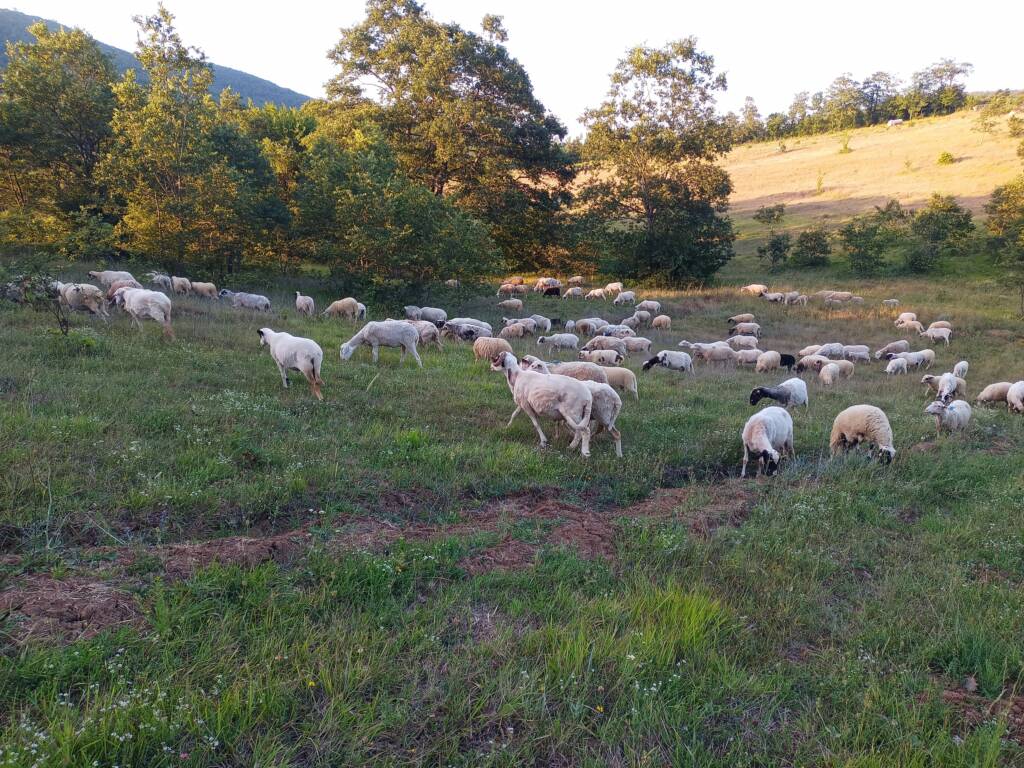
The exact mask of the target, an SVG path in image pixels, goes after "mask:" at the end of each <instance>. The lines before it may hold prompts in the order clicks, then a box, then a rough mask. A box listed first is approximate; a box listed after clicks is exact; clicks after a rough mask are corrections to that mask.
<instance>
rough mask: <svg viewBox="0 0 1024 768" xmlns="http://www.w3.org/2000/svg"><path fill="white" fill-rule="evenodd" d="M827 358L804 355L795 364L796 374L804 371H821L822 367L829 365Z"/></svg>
mask: <svg viewBox="0 0 1024 768" xmlns="http://www.w3.org/2000/svg"><path fill="white" fill-rule="evenodd" d="M829 362H830V361H829V359H828V358H827V357H822V356H821V355H805V356H803V357H801V358H800V361H799V362H798V363H797V364H796V372H797V373H803V372H804V371H814V372H815V373H817V372H818V371H820V370H821V369H822V367H823V366H826V365H828V364H829Z"/></svg>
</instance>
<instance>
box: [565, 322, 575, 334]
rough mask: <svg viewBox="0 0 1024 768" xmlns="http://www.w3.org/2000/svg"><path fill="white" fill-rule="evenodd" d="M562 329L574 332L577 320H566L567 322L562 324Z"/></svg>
mask: <svg viewBox="0 0 1024 768" xmlns="http://www.w3.org/2000/svg"><path fill="white" fill-rule="evenodd" d="M562 330H563V331H565V332H566V333H572V332H573V331H575V330H576V321H575V320H566V321H565V323H564V324H563V325H562Z"/></svg>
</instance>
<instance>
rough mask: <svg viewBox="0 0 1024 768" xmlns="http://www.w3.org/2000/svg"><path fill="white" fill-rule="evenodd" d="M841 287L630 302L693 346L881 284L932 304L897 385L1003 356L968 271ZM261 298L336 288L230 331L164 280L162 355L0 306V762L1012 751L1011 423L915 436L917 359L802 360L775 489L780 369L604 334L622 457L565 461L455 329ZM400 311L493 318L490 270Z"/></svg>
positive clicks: (1017, 496)
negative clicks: (825, 369) (929, 336)
mask: <svg viewBox="0 0 1024 768" xmlns="http://www.w3.org/2000/svg"><path fill="white" fill-rule="evenodd" d="M86 268H88V267H87V266H86V265H83V266H82V267H81V268H80V269H81V271H78V270H77V269H76V274H77V276H79V277H80V276H81V275H83V274H84V270H85V269H86ZM141 271H142V269H141V268H140V269H138V270H137V272H141ZM69 276H70V275H69ZM847 285H848V287H850V288H851V289H852V290H856V291H857V292H858V293H860V294H862V295H863V296H864V297H865V298H866V303H865V305H864V306H863V307H853V308H852V312H842V313H830V312H828V311H826V310H824V309H822V308H821V307H815V306H811V307H782V306H778V305H766V304H764V303H763V302H761V301H759V300H756V299H753V298H749V297H740V296H738V295H737V294H736V292H735V291H734V290H727V289H721V290H714V291H705V292H699V293H698V292H688V293H667V294H664V295H659V296H657V297H652V298H659V299H661V300H662V301H663V302H664V307H665V310H666V311H667V313H668V314H669V315H671V317H672V318H673V323H674V328H673V330H672V332H666V333H651V334H650V336H651V338H652V339H653V340H654V342H655V348H656V349H661V348H675V345H676V344H677V342H678V341H679V340H680V339H681V338H690V339H707V338H720V337H721V336H723V335H724V332H725V327H726V326H725V318H726V317H728V316H729V315H731V314H734V313H736V312H740V311H752V312H755V313H757V315H758V319H759V320H760V321H761V323H762V325H763V328H764V341H763V347H764V348H774V349H778V350H781V351H789V352H792V351H794V350H796V349H798V348H799V347H801V346H803V345H805V344H808V343H811V342H815V341H817V342H822V341H830V340H834V339H838V340H842V341H846V342H851V343H852V342H863V343H867V344H871V345H872V346H877V345H879V344H881V343H884V342H887V341H889V340H891V339H893V338H895V337H897V335H898V334H897V333H896V332H895V331H894V329H893V326H892V315H891V313H888V312H883V311H880V310H879V308H878V307H879V301H880V299H882V298H886V297H889V296H898V297H900V298H901V299H902V300H903V303H904V306H903V308H905V309H914V310H916V311H917V312H918V313H920V315H921V316H922V318H923V319H925V320H926V321H929V320H932V319H936V318H938V317H948V318H950V319H952V321H953V322H954V323H955V325H956V329H957V331H956V335H955V337H954V340H953V342H952V344H951V346H949V347H939V348H938V349H937V350H936V351H937V355H938V359H937V362H936V365H935V367H934V371H933V372H936V373H937V372H941V371H944V370H947V369H949V368H950V367H951V366H952V365H953V364H954V363H955V362H956V361H957V360H959V359H961V358H966V359H968V360H969V361H970V363H971V369H970V373H969V375H968V381H969V391H970V394H971V395H975V394H977V392H978V391H979V389H980V388H981V386H982V385H984V384H986V383H988V382H990V381H996V380H1002V379H1007V378H1009V379H1011V380H1012V379H1015V378H1017V377H1019V376H1020V365H1019V358H1020V350H1021V338H1020V334H1019V330H1018V329H1019V323H1018V321H1017V320H1016V319H1015V318H1014V316H1013V309H1014V302H1015V297H1014V296H1012V295H1010V294H1009V293H1008V292H1006V291H1004V290H1002V289H1001V288H1000V286H998V285H997V284H993V283H987V282H981V281H970V282H967V283H965V284H963V285H959V286H957V289H956V291H955V293H954V292H953V291H951V290H942V289H939V290H937V289H936V287H935V285H934V284H932V283H929V282H927V281H924V280H907V279H900V280H895V281H888V282H886V283H884V284H883V283H866V282H857V281H850V282H849V283H848V284H847ZM233 287H236V288H257V287H258V286H256V285H252V286H233ZM299 287H301V288H302V290H303V292H304V293H309V294H311V295H313V296H314V297H315V299H316V301H317V303H318V305H319V306H323V305H324V304H325V303H326V302H327V301H329V300H331V299H334V298H337V297H336V296H332V295H327V294H326V293H325V292H324V291H322V290H320V289H319V288H318V286H317V285H315V284H312V283H311V282H304V283H301V284H292V283H289V282H286V281H279V282H277V283H276V284H274V285H273V286H265V287H264V290H266V291H267V292H268V294H269V295H270V296H271V298H272V300H273V302H274V306H275V307H276V309H275V311H274V312H273V313H271V314H269V315H259V316H253V315H251V314H249V313H246V312H237V311H233V310H231V309H229V308H228V307H226V306H224V305H222V304H218V303H209V302H204V301H201V300H198V299H191V298H179V299H176V300H175V326H176V330H177V336H178V338H177V340H176V341H174V342H167V341H164V340H162V339H161V338H160V337H159V329H158V328H156V327H155V326H154V325H153V324H148V325H147V327H146V328H145V329H144V330H143V331H141V332H139V331H136V330H134V329H133V328H131V327H130V326H129V324H128V322H127V320H126V319H125V318H124V317H123V316H115V317H113V318H112V319H111V320H110V321H109V322H103V321H100V320H96V319H93V318H89V317H84V316H76V317H74V318H73V325H74V328H73V336H72V338H71V339H70V340H64V339H62V338H61V337H59V336H58V335H56V334H55V333H54V332H53V331H52V330H51V329H50V328H49V326H50V325H52V320H51V319H50V318H49V317H48V316H47V315H44V314H39V313H34V312H32V311H30V310H28V309H24V308H19V307H15V306H13V305H11V304H8V303H3V302H0V345H2V347H3V349H4V365H3V368H2V371H0V403H2V404H3V407H2V408H0V478H2V481H0V649H2V652H3V663H0V711H4V712H7V713H9V714H8V715H7V716H5V717H4V718H2V719H0V744H3V750H4V752H3V755H2V757H3V759H4V761H5V762H4V764H5V765H11V766H18V767H19V768H21V767H22V766H24V768H28V766H57V765H91V764H93V761H94V760H95V761H98V762H99V764H101V765H111V764H118V765H151V766H170V765H175V766H178V765H185V766H190V767H194V766H225V765H239V766H241V765H279V766H296V768H298V767H299V766H310V765H339V766H340V765H352V766H356V765H359V766H366V765H374V766H376V765H380V766H438V765H454V766H466V767H467V768H468V766H474V768H475V767H477V766H520V765H544V766H553V765H558V766H577V765H579V766H583V765H593V766H599V765H600V766H606V765H623V766H627V765H628V766H647V765H651V766H654V765H692V766H709V767H710V766H758V765H760V766H764V765H828V766H835V767H836V768H838V767H839V766H849V767H852V766H865V767H867V766H925V765H927V766H934V767H935V768H945V767H953V766H959V767H962V768H966V767H967V766H979V765H982V766H1011V765H1021V764H1022V761H1024V699H1022V698H1021V697H1020V695H1019V691H1020V687H1021V685H1022V683H1024V651H1022V646H1021V642H1020V638H1021V637H1022V636H1024V590H1022V589H1021V584H1022V583H1024V540H1022V538H1021V531H1022V530H1024V497H1022V489H1021V482H1020V478H1021V476H1022V474H1024V423H1022V421H1021V417H1020V416H1017V415H1014V414H1010V413H1007V412H1006V410H1005V409H980V408H979V409H977V410H976V412H975V420H974V422H973V424H972V425H971V427H970V429H969V430H968V431H967V433H966V434H962V435H956V436H942V437H938V438H937V437H936V436H935V433H934V426H933V424H932V422H931V421H929V419H928V418H926V417H925V416H924V415H923V413H922V409H923V407H924V403H925V395H924V392H923V391H922V387H921V385H920V384H919V383H918V379H919V376H920V374H917V375H912V376H904V377H896V378H893V377H887V376H885V375H884V373H883V372H882V366H881V365H880V364H878V363H872V364H870V365H858V367H857V372H856V375H855V376H854V377H853V378H852V379H850V380H845V381H842V382H841V383H840V384H839V385H837V386H835V387H834V388H824V387H822V386H820V385H818V384H817V383H815V382H814V381H809V386H810V393H811V398H812V402H811V406H810V408H808V409H801V410H799V411H798V412H796V413H795V414H794V420H795V434H796V446H795V447H796V453H797V458H796V460H795V461H792V462H789V463H788V464H786V465H784V468H783V471H782V473H781V475H779V476H778V477H774V478H770V479H760V480H754V479H747V480H743V481H741V480H739V479H738V478H737V477H736V475H737V473H738V469H739V463H740V457H741V447H740V440H739V434H740V430H741V428H742V426H743V423H744V421H745V420H746V419H747V418H748V417H749V415H750V414H751V413H752V412H753V410H754V409H753V408H751V406H750V405H749V402H748V395H749V392H750V390H751V388H752V387H754V386H756V385H759V384H764V383H769V382H772V383H774V382H777V381H780V380H782V379H784V378H786V376H787V375H788V374H786V373H785V372H779V373H775V374H772V375H758V374H755V373H754V372H752V371H751V370H749V369H744V370H738V371H721V370H717V371H715V370H710V369H708V368H706V367H699V368H698V370H697V372H696V374H695V375H692V376H691V375H687V374H680V373H677V372H672V371H667V370H663V369H655V370H653V371H650V372H648V373H641V372H640V370H639V364H640V362H641V360H642V358H641V357H639V356H637V357H634V358H633V359H632V360H630V361H629V363H628V364H629V366H630V367H631V368H633V369H634V370H636V371H637V373H638V376H639V378H640V399H639V401H635V400H632V399H625V400H624V407H623V412H622V415H621V417H620V419H619V422H618V426H619V428H620V429H621V430H622V432H623V442H624V450H625V458H624V459H622V460H616V458H615V456H614V453H613V451H612V446H611V443H610V442H609V440H608V438H607V436H601V437H598V438H596V439H595V441H594V442H593V444H592V451H593V456H592V457H591V458H590V459H589V460H581V459H580V458H579V456H578V455H571V454H569V453H568V451H567V449H566V442H567V440H566V437H565V435H564V434H563V435H562V436H561V438H560V439H558V440H556V441H554V443H553V446H552V447H550V448H548V449H546V450H540V449H538V447H537V438H536V435H535V433H534V432H533V430H532V428H531V427H530V425H529V424H528V422H527V420H526V419H524V418H522V417H520V419H519V420H518V422H517V423H515V424H514V425H513V426H512V427H511V428H508V429H506V428H505V426H504V424H505V421H506V420H507V418H508V415H509V413H510V412H511V410H512V407H513V406H512V402H511V398H510V395H509V391H508V388H507V386H506V384H505V382H504V380H503V379H502V378H501V377H500V376H499V375H498V374H495V373H492V372H490V371H489V370H488V367H487V365H486V363H483V362H474V361H473V359H472V355H471V352H470V350H469V348H468V346H467V345H464V344H457V343H453V342H448V343H446V345H445V348H444V349H443V351H439V350H436V349H426V350H423V358H424V368H423V369H422V370H420V369H418V368H416V367H415V366H414V365H413V364H412V363H411V362H410V361H407V362H406V363H405V364H404V365H399V364H398V354H397V352H396V351H394V350H384V351H382V360H381V363H380V365H376V366H375V365H373V364H372V363H371V362H370V360H369V353H368V351H366V350H361V351H359V352H357V353H356V355H355V357H354V358H353V359H352V360H350V361H348V362H344V363H343V362H341V361H339V359H338V345H339V344H340V342H341V341H342V340H344V339H346V338H347V337H348V336H349V335H350V334H351V333H352V332H353V331H354V330H355V326H354V325H352V324H350V323H345V322H337V321H326V320H322V319H306V318H299V317H296V316H295V312H294V311H293V309H292V300H293V295H294V294H291V293H290V291H291V290H293V289H295V288H299ZM802 287H804V288H805V289H806V290H807V291H808V292H810V291H811V290H813V289H814V288H815V287H820V286H815V285H806V286H802ZM429 301H430V303H432V304H437V305H439V306H444V307H446V308H448V310H449V312H450V313H451V314H452V315H454V314H456V313H459V314H469V315H475V316H480V317H482V318H484V319H487V320H490V321H492V322H498V320H499V312H498V311H497V308H496V307H495V302H496V301H497V300H496V299H495V298H494V296H493V292H492V291H491V290H488V291H483V290H479V291H473V290H471V289H465V290H462V291H456V292H442V293H437V294H435V295H432V296H430V297H429ZM398 311H400V308H399V307H397V306H371V307H370V314H371V317H376V318H380V317H384V316H387V315H388V314H391V315H392V316H394V313H396V312H398ZM526 312H540V313H543V314H546V315H548V316H561V317H569V316H572V317H576V316H582V315H591V314H599V315H604V316H606V317H610V318H619V317H621V316H622V313H621V312H620V311H619V310H617V309H616V308H613V307H611V306H610V305H604V304H593V303H587V304H584V303H582V302H569V301H559V300H556V299H545V298H538V297H535V296H532V295H531V296H529V297H528V298H527V307H526ZM263 325H269V326H271V327H274V328H277V329H281V330H283V329H287V330H289V331H291V332H294V333H297V334H301V335H307V336H310V337H312V338H314V339H316V340H317V341H319V343H320V344H321V345H322V347H323V349H324V351H325V354H326V357H325V361H324V367H323V372H324V379H325V380H326V385H325V388H324V394H325V401H324V402H323V403H317V402H316V401H314V400H313V399H312V397H311V395H310V394H309V391H308V389H307V388H306V387H305V386H304V385H303V384H302V383H300V381H299V380H297V377H296V376H295V375H294V374H293V386H292V388H291V389H290V390H287V391H286V390H283V389H282V388H281V385H280V380H279V377H278V374H277V371H276V369H275V368H274V365H273V363H272V361H271V360H270V358H269V356H268V354H267V351H266V350H263V349H260V347H259V346H258V342H257V337H256V333H255V330H256V328H257V327H259V326H263ZM912 343H913V344H914V347H915V348H918V347H919V346H920V345H919V343H918V340H917V339H916V338H914V339H913V340H912ZM514 346H515V347H516V349H517V351H518V352H519V353H521V354H522V353H526V352H532V353H535V354H536V353H537V351H538V347H537V346H536V344H535V343H533V340H525V341H522V342H518V341H517V342H515V343H514ZM859 402H871V403H875V404H877V405H879V406H881V407H883V408H884V409H885V410H886V411H887V412H888V414H889V417H890V419H891V422H892V425H893V428H894V432H895V445H896V448H897V451H898V453H897V457H896V461H895V462H894V464H893V465H892V466H889V467H879V466H878V465H876V464H873V463H869V462H868V461H867V460H866V458H865V457H864V456H863V455H860V456H857V455H851V456H849V457H847V458H845V459H840V460H834V461H833V460H830V459H829V456H828V439H829V430H830V427H831V423H832V419H833V418H834V416H835V415H836V413H838V412H839V411H840V410H841V409H842V408H844V407H846V406H848V405H851V404H854V403H859ZM545 427H546V429H547V430H548V432H549V436H550V435H551V431H552V430H551V425H550V423H547V422H545Z"/></svg>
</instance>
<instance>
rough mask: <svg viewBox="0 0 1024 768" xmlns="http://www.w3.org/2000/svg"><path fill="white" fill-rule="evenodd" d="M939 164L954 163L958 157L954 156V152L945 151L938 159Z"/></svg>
mask: <svg viewBox="0 0 1024 768" xmlns="http://www.w3.org/2000/svg"><path fill="white" fill-rule="evenodd" d="M936 162H937V163H938V164H939V165H952V164H953V163H955V162H956V158H955V157H953V153H952V152H943V153H942V154H941V155H939V159H938V160H937V161H936Z"/></svg>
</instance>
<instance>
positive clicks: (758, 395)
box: [750, 377, 810, 408]
mask: <svg viewBox="0 0 1024 768" xmlns="http://www.w3.org/2000/svg"><path fill="white" fill-rule="evenodd" d="M766 397H767V398H769V399H771V400H774V401H775V402H777V403H781V404H782V406H783V407H785V408H795V407H797V406H799V405H802V406H804V408H810V401H809V400H808V398H807V385H806V384H805V383H804V381H803V379H798V378H796V377H794V378H792V379H786V380H785V381H784V382H782V383H781V384H779V385H778V386H777V387H755V388H754V389H753V390H751V392H750V404H751V405H757V404H758V403H759V402H761V400H762V399H764V398H766Z"/></svg>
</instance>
